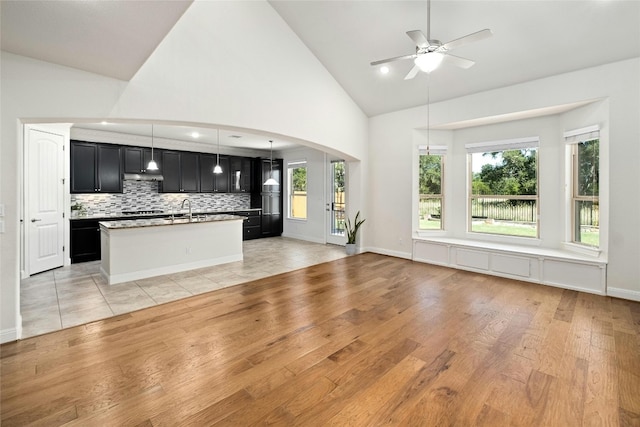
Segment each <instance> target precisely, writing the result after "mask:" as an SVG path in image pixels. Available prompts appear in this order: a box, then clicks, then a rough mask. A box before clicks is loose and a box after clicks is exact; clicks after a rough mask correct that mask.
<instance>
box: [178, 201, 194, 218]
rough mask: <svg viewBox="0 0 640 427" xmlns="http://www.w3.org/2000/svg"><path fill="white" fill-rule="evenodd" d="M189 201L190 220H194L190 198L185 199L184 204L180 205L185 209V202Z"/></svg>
mask: <svg viewBox="0 0 640 427" xmlns="http://www.w3.org/2000/svg"><path fill="white" fill-rule="evenodd" d="M185 203H188V204H189V222H191V221H192V220H193V214H192V213H191V200H189V199H184V200H183V201H182V206H181V207H180V209H184V204H185Z"/></svg>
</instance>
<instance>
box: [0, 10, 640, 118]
mask: <svg viewBox="0 0 640 427" xmlns="http://www.w3.org/2000/svg"><path fill="white" fill-rule="evenodd" d="M269 3H270V4H271V5H272V7H273V8H274V9H275V10H276V12H277V13H278V14H279V15H280V16H281V17H282V19H283V20H284V21H285V22H286V23H287V24H288V25H289V27H290V28H291V29H292V30H293V31H294V32H295V33H296V34H297V36H298V37H299V38H300V39H301V40H302V42H303V43H304V44H305V45H306V46H307V47H308V48H309V49H310V50H311V51H312V52H313V53H314V54H315V56H316V57H317V58H318V59H319V60H320V62H321V63H322V64H323V65H324V66H325V67H326V68H327V70H328V71H329V72H330V73H331V74H332V75H333V77H334V78H335V79H336V80H337V81H338V83H339V84H340V85H342V87H343V88H344V90H345V91H346V92H347V93H348V94H349V95H350V96H351V97H352V98H353V99H354V101H355V102H356V103H357V104H358V105H359V106H360V108H361V109H362V110H363V111H364V112H365V114H367V115H368V116H373V115H377V114H382V113H386V112H390V111H395V110H399V109H404V108H409V107H413V106H416V105H422V104H425V103H426V102H427V96H429V99H430V101H431V102H436V101H441V100H446V99H451V98H455V97H460V96H464V95H467V94H471V93H476V92H481V91H486V90H490V89H495V88H498V87H503V86H508V85H512V84H516V83H520V82H523V81H528V80H533V79H538V78H543V77H547V76H551V75H556V74H560V73H566V72H570V71H573V70H577V69H581V68H585V67H592V66H597V65H600V64H604V63H609V62H614V61H619V60H624V59H628V58H632V57H637V56H640V1H638V0H631V1H620V0H581V1H572V0H564V1H542V0H531V1H526V0H523V1H518V0H507V1H499V0H487V1H485V0H469V1H458V0H433V2H432V4H431V29H430V30H431V37H432V39H438V40H441V41H442V42H447V41H450V40H453V39H456V38H459V37H461V36H464V35H466V34H469V33H471V32H475V31H478V30H481V29H484V28H490V29H491V30H492V32H493V36H492V37H490V38H488V39H485V40H482V41H478V42H475V43H472V44H469V45H466V46H463V47H460V48H459V49H456V51H455V52H454V53H455V54H456V55H459V56H463V57H466V58H469V59H472V60H474V61H475V62H476V64H475V65H474V66H473V67H471V68H469V69H466V70H464V69H459V68H457V67H455V66H452V65H450V64H446V63H445V64H443V65H442V66H441V67H440V68H439V69H437V70H436V71H434V72H433V73H431V74H430V75H429V76H427V75H426V74H424V73H420V74H419V75H418V76H417V77H416V78H415V79H413V80H404V79H403V78H404V76H405V75H406V73H407V72H408V71H409V69H410V68H411V67H412V65H413V64H412V61H411V60H404V61H399V62H395V63H393V64H391V65H390V72H389V73H388V74H386V75H382V74H381V73H380V72H379V67H372V66H371V65H370V62H371V61H375V60H379V59H385V58H388V57H394V56H400V55H406V54H411V53H414V52H415V44H414V43H413V42H412V40H411V39H410V38H409V37H408V36H407V35H406V34H405V33H406V31H409V30H416V29H417V30H422V31H423V32H425V33H426V32H427V3H426V1H396V0H388V1H280V0H270V1H269ZM190 5H191V1H190V0H189V1H185V0H178V1H160V0H154V1H63V0H58V1H11V0H3V1H2V6H1V7H2V23H1V25H2V49H3V50H5V51H9V52H12V53H16V54H20V55H24V56H29V57H33V58H36V59H41V60H45V61H49V62H53V63H58V64H62V65H66V66H70V67H75V68H79V69H82V70H86V71H91V72H94V73H98V74H102V75H106V76H109V77H114V78H118V79H122V80H129V79H130V78H132V76H134V75H135V73H136V71H137V70H138V69H139V68H140V67H141V66H142V64H144V62H145V61H146V59H147V58H148V57H149V56H150V55H151V54H152V52H153V50H154V49H155V48H156V47H157V46H158V44H159V43H160V42H161V41H162V39H163V38H164V36H165V35H166V34H167V33H168V32H169V31H171V28H172V27H173V25H174V24H175V23H176V22H177V21H178V20H179V19H180V17H181V16H182V14H183V13H184V11H185V10H186V9H187V8H188V7H189V6H190ZM265 31H268V29H265ZM427 80H429V91H428V92H429V93H428V95H427ZM594 84H597V82H594Z"/></svg>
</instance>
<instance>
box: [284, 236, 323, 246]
mask: <svg viewBox="0 0 640 427" xmlns="http://www.w3.org/2000/svg"><path fill="white" fill-rule="evenodd" d="M282 237H286V238H287V239H296V240H304V241H305V242H312V243H320V244H321V245H324V244H325V243H327V242H326V241H325V240H324V239H320V238H317V237H309V236H303V235H301V234H290V233H282Z"/></svg>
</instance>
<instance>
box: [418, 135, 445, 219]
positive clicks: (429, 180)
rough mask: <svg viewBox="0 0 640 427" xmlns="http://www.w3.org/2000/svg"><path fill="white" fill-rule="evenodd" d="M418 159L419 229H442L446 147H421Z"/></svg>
mask: <svg viewBox="0 0 640 427" xmlns="http://www.w3.org/2000/svg"><path fill="white" fill-rule="evenodd" d="M419 152H420V155H419V160H418V229H419V230H442V229H444V227H443V218H444V212H443V210H444V209H443V208H444V200H443V195H442V188H443V176H444V175H443V170H444V154H445V153H446V147H429V149H427V147H426V146H421V147H419Z"/></svg>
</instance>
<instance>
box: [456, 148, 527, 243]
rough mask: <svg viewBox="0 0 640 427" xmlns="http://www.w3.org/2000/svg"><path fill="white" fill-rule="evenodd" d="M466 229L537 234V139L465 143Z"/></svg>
mask: <svg viewBox="0 0 640 427" xmlns="http://www.w3.org/2000/svg"><path fill="white" fill-rule="evenodd" d="M466 148H467V152H468V153H469V157H470V162H469V163H470V169H471V171H470V174H469V175H470V178H471V179H470V183H469V231H471V232H474V233H489V234H502V235H508V236H519V237H534V238H535V237H538V235H539V233H538V231H539V230H538V138H521V139H515V140H507V141H495V142H482V143H474V144H467V146H466Z"/></svg>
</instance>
